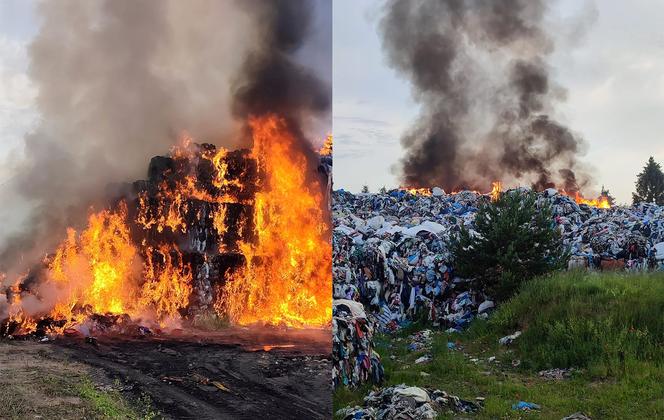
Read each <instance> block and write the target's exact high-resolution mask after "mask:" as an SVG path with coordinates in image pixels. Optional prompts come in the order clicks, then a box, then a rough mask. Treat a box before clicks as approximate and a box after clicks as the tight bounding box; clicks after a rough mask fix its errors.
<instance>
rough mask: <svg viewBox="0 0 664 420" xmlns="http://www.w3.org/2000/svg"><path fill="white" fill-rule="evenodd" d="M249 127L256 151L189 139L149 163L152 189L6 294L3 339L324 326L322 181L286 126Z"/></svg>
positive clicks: (69, 240) (326, 266)
mask: <svg viewBox="0 0 664 420" xmlns="http://www.w3.org/2000/svg"><path fill="white" fill-rule="evenodd" d="M250 126H251V130H252V135H253V136H252V139H253V143H254V146H253V149H252V150H236V151H228V150H226V149H223V148H219V149H218V148H216V147H215V146H214V145H211V144H195V143H193V142H192V141H191V139H189V138H187V137H186V136H185V137H184V138H183V141H182V142H181V144H180V145H178V146H176V147H175V148H173V150H172V151H171V153H170V154H169V156H158V157H155V158H153V159H152V161H151V162H150V165H149V168H148V179H147V180H142V181H136V182H134V183H133V184H131V188H126V189H125V193H124V194H123V195H122V196H120V197H117V199H116V200H115V204H114V205H112V206H110V207H109V208H106V209H103V210H101V211H99V212H93V213H91V214H90V215H89V217H88V223H87V226H86V227H85V228H84V229H81V230H76V229H74V228H69V229H68V230H67V235H66V238H65V239H64V240H63V241H62V242H61V244H60V245H59V246H58V248H57V249H56V251H55V252H54V253H53V254H51V255H48V256H47V257H45V258H44V260H43V261H42V263H41V264H40V265H38V266H36V267H35V268H34V269H33V270H32V271H31V272H29V273H28V274H26V275H24V276H21V277H19V278H17V279H16V280H15V281H13V282H12V285H11V286H10V287H8V288H7V289H6V290H5V293H4V295H5V296H6V304H5V306H6V309H5V311H6V313H7V315H8V316H6V318H5V319H4V320H3V321H2V334H3V335H8V334H25V333H36V334H38V335H44V334H47V333H59V334H62V333H64V332H65V331H68V330H71V329H76V330H79V331H84V333H85V334H86V335H89V334H90V333H91V330H94V331H97V332H99V331H105V330H108V329H111V328H113V327H115V326H117V328H118V329H126V328H127V325H130V324H131V322H138V323H145V324H146V325H153V326H155V327H157V328H163V327H168V326H176V325H179V324H180V323H181V322H182V320H185V319H190V318H193V317H195V316H196V315H197V314H200V313H206V312H211V311H215V312H216V313H217V314H218V315H220V316H222V317H225V318H228V319H229V320H230V321H231V322H233V323H238V324H250V323H268V324H280V325H288V326H295V327H302V326H319V327H320V326H325V325H329V322H330V319H331V292H330V291H331V278H330V275H329V272H330V269H331V260H330V255H331V246H330V242H329V240H327V239H326V237H329V225H328V224H327V223H326V222H325V218H324V212H325V208H326V205H325V194H326V192H325V190H324V187H323V185H324V180H322V179H320V178H322V177H320V175H318V174H317V173H316V171H315V168H314V169H313V170H310V168H309V165H308V162H307V159H306V158H305V155H304V154H303V152H301V151H299V150H298V149H297V145H296V144H295V139H294V135H293V134H291V133H290V132H289V130H288V127H287V124H286V122H285V121H284V120H282V119H280V118H279V117H276V116H268V117H261V118H254V119H252V120H251V122H250ZM0 310H3V308H2V307H0ZM1 314H2V312H0V315H1ZM102 321H103V322H102Z"/></svg>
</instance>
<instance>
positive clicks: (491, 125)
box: [380, 0, 589, 191]
mask: <svg viewBox="0 0 664 420" xmlns="http://www.w3.org/2000/svg"><path fill="white" fill-rule="evenodd" d="M383 11H384V14H383V16H382V19H381V21H380V33H381V35H382V39H383V47H384V50H385V52H386V54H387V58H388V62H389V64H390V66H392V67H393V68H394V69H396V70H397V71H398V72H399V73H400V74H402V75H403V76H405V77H406V78H407V79H408V80H409V81H410V84H411V87H412V94H413V97H414V98H415V100H416V102H418V103H419V104H420V105H421V113H420V116H419V117H418V119H417V121H416V122H415V123H414V124H413V125H412V127H411V128H410V129H409V130H408V131H407V132H406V133H405V134H404V135H403V137H402V140H401V141H402V145H403V147H404V148H405V156H404V157H403V158H402V160H401V162H400V166H399V168H398V170H399V175H400V177H401V179H402V182H403V184H404V185H406V186H413V187H431V186H441V187H443V188H444V189H447V190H455V189H460V188H471V189H480V190H483V189H486V188H487V186H489V185H491V182H492V181H495V180H501V181H503V182H505V183H507V184H510V183H512V184H517V183H518V184H521V185H523V184H529V185H532V186H533V187H534V188H538V189H541V188H546V187H551V186H556V187H559V188H565V189H566V190H568V191H578V190H579V189H580V188H583V186H585V185H587V184H588V182H589V177H588V175H587V173H586V172H585V171H584V169H583V165H582V164H581V163H580V161H579V156H580V155H581V153H582V152H583V147H584V142H583V140H582V139H581V138H580V137H579V136H578V135H577V134H575V133H574V132H572V131H571V130H570V129H569V128H567V127H565V125H564V124H562V123H560V122H559V121H557V120H556V119H555V117H554V116H553V115H552V113H553V110H554V106H555V104H556V103H557V102H558V101H560V100H564V96H565V91H564V89H562V88H561V87H559V86H557V85H556V84H555V83H554V82H553V81H552V79H551V77H550V68H549V67H548V66H547V64H546V59H547V57H548V56H549V55H550V54H551V52H552V51H553V48H554V43H553V41H552V38H551V36H550V35H549V34H548V33H547V31H546V23H545V19H544V17H545V14H546V2H545V1H543V0H493V1H483V0H432V1H413V0H389V1H388V2H387V3H386V5H385V8H384V10H383Z"/></svg>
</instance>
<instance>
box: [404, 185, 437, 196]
mask: <svg viewBox="0 0 664 420" xmlns="http://www.w3.org/2000/svg"><path fill="white" fill-rule="evenodd" d="M400 189H401V190H402V191H406V192H408V193H410V194H412V195H424V196H430V195H431V189H430V188H408V187H401V188H400Z"/></svg>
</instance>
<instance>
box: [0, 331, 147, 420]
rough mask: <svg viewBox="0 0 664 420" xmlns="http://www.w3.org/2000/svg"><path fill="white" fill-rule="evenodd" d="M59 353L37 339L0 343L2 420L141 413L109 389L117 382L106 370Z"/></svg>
mask: <svg viewBox="0 0 664 420" xmlns="http://www.w3.org/2000/svg"><path fill="white" fill-rule="evenodd" d="M58 353H60V351H59V349H58V348H56V347H54V346H49V345H44V344H41V343H38V342H33V341H22V342H16V341H0V418H2V419H39V418H41V419H56V418H57V419H83V418H99V417H107V416H110V415H115V416H124V417H131V416H139V414H137V413H138V410H136V411H135V410H134V407H131V406H130V405H129V404H128V403H126V402H125V401H124V399H123V398H122V396H121V395H120V394H119V393H112V392H109V391H110V390H111V389H113V387H114V386H115V384H114V382H113V381H112V380H111V379H110V378H109V377H108V376H106V375H105V374H104V372H102V371H97V370H96V369H93V368H90V367H89V366H86V365H85V364H83V363H79V362H75V361H71V360H66V361H65V360H63V359H62V358H61V356H60V355H59V354H58ZM102 389H105V390H106V391H102Z"/></svg>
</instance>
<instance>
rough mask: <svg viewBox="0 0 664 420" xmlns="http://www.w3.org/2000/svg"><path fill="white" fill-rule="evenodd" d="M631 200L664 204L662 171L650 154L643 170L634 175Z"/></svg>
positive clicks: (636, 202) (663, 174)
mask: <svg viewBox="0 0 664 420" xmlns="http://www.w3.org/2000/svg"><path fill="white" fill-rule="evenodd" d="M632 201H633V202H634V204H638V203H641V202H646V203H655V204H657V205H659V206H662V205H664V173H663V172H662V167H661V166H660V164H659V163H657V162H655V159H654V158H653V157H652V156H650V159H648V163H646V166H644V167H643V171H641V173H640V174H638V175H637V176H636V192H634V193H632Z"/></svg>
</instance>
